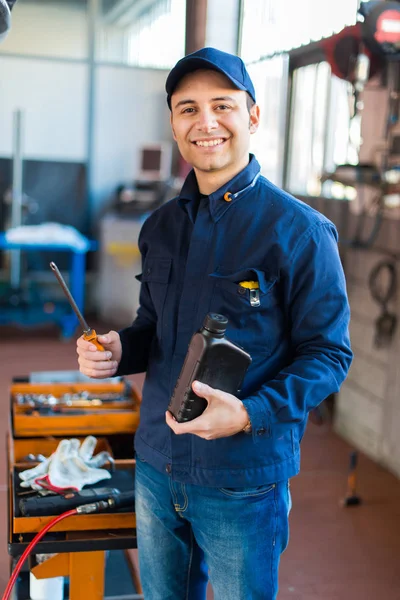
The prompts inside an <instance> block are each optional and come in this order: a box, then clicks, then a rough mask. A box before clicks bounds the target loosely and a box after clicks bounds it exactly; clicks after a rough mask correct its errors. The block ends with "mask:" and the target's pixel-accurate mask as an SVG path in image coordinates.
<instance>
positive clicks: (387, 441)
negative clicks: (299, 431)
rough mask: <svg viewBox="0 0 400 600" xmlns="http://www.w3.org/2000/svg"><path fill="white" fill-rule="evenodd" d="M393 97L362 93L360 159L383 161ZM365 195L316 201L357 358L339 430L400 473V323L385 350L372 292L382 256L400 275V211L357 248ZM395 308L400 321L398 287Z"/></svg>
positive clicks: (375, 86)
mask: <svg viewBox="0 0 400 600" xmlns="http://www.w3.org/2000/svg"><path fill="white" fill-rule="evenodd" d="M387 98H388V92H387V90H386V89H384V88H382V87H381V85H380V81H378V80H374V81H371V82H370V84H369V85H368V87H367V90H366V91H365V93H364V97H363V100H364V110H363V115H362V138H363V144H362V146H361V152H360V162H364V163H366V162H375V163H376V164H380V162H379V160H380V153H381V151H382V148H383V147H384V128H385V119H386V114H387ZM358 192H359V195H358V199H357V200H356V201H354V202H348V203H347V202H342V201H334V200H329V201H328V200H323V199H319V200H318V199H316V200H313V201H310V203H311V204H312V205H314V206H315V208H317V209H318V210H320V211H321V212H323V213H325V214H327V216H328V217H330V218H331V219H332V220H333V221H334V222H335V223H336V225H337V226H338V229H339V234H340V238H341V254H342V257H343V262H344V266H345V271H346V277H347V284H348V294H349V300H350V306H351V325H350V331H351V341H352V347H353V351H354V361H353V365H352V367H351V369H350V372H349V375H348V378H347V380H346V381H345V382H344V384H343V386H342V389H341V392H340V394H338V397H337V402H336V407H335V422H334V428H335V430H336V432H337V433H339V434H340V435H341V436H343V437H344V438H345V439H346V440H347V441H348V442H350V444H352V445H353V446H354V447H355V448H358V449H360V450H362V451H363V452H365V453H366V454H367V455H368V456H370V457H371V458H372V459H374V460H375V461H377V462H378V463H380V464H382V465H383V466H385V467H386V468H387V469H389V470H390V471H392V472H393V473H395V474H396V475H398V476H399V477H400V436H399V434H398V432H399V431H400V361H399V357H400V323H399V325H398V328H397V331H396V333H395V335H394V338H393V340H392V342H391V344H389V345H387V346H384V347H382V348H378V347H377V346H376V344H375V334H376V327H375V321H376V319H377V318H378V317H379V315H380V314H381V308H380V306H379V305H378V304H377V303H376V302H375V301H374V300H373V298H372V296H371V292H370V289H369V275H370V272H371V269H372V268H373V267H374V266H375V265H377V264H378V263H379V262H380V261H382V260H390V261H392V262H393V263H394V264H395V266H396V270H397V274H398V277H399V276H400V268H399V267H400V265H399V257H400V220H399V210H398V209H392V210H387V211H386V215H385V219H384V221H383V223H382V225H381V228H380V230H379V234H378V236H377V238H376V239H375V241H374V243H373V245H372V246H371V247H370V248H368V249H360V248H358V249H357V248H353V247H351V246H349V244H348V242H349V240H352V239H353V238H354V234H355V231H356V228H357V225H358V222H359V215H360V211H361V209H362V204H363V200H365V199H368V198H370V197H371V195H372V194H374V193H375V192H374V191H373V190H371V189H370V188H367V187H366V186H362V187H359V188H358ZM373 224H374V217H373V216H371V217H368V218H367V219H366V221H365V223H364V228H363V230H364V234H365V238H366V237H368V234H369V232H371V230H372V227H373ZM388 309H389V310H390V311H392V312H394V313H395V314H396V315H397V316H398V318H399V321H400V293H399V290H398V291H397V296H396V298H394V299H393V300H392V302H391V303H390V305H389V306H388Z"/></svg>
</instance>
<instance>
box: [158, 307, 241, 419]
mask: <svg viewBox="0 0 400 600" xmlns="http://www.w3.org/2000/svg"><path fill="white" fill-rule="evenodd" d="M227 326H228V319H227V318H226V317H224V316H223V315H219V314H216V313H209V314H208V315H207V316H206V318H205V320H204V323H203V327H202V328H201V329H200V331H197V332H196V333H195V334H194V335H193V336H192V339H191V340H190V344H189V348H188V351H187V354H186V358H185V362H184V364H183V367H182V370H181V373H180V375H179V378H178V381H177V382H176V385H175V389H174V392H173V394H172V398H171V401H170V403H169V406H168V410H169V411H170V412H171V413H172V414H173V415H174V417H175V419H176V420H177V421H178V422H179V423H181V422H183V421H191V420H192V419H195V418H196V417H198V416H199V415H201V413H202V412H203V411H204V410H205V408H206V407H207V401H206V400H205V399H204V398H199V396H197V395H196V394H195V393H194V392H193V390H192V383H193V381H195V380H197V381H201V382H202V383H206V384H208V385H210V386H211V387H213V388H215V389H218V390H222V391H223V392H228V393H229V394H233V395H235V396H236V395H237V394H238V393H239V391H240V386H241V385H242V381H243V378H244V376H245V373H246V370H247V367H248V366H249V364H250V363H251V356H250V354H248V353H247V352H246V351H245V350H243V348H240V347H239V346H237V345H236V344H234V343H233V342H231V341H230V340H229V339H227V338H226V337H225V332H226V328H227Z"/></svg>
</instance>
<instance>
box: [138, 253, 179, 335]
mask: <svg viewBox="0 0 400 600" xmlns="http://www.w3.org/2000/svg"><path fill="white" fill-rule="evenodd" d="M171 264H172V259H171V258H157V257H153V256H147V257H146V258H145V260H144V264H143V273H141V274H140V275H137V276H136V279H138V280H139V281H141V282H142V285H143V284H144V285H147V286H148V290H149V294H150V298H151V301H152V303H153V306H154V310H155V312H156V315H157V335H158V338H159V339H161V332H162V329H163V327H162V325H163V318H164V308H165V300H166V297H167V292H168V284H169V281H170V276H171Z"/></svg>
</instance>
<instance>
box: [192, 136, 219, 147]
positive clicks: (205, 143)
mask: <svg viewBox="0 0 400 600" xmlns="http://www.w3.org/2000/svg"><path fill="white" fill-rule="evenodd" d="M223 141H224V140H223V139H222V138H220V139H219V140H209V141H206V140H204V141H202V140H199V141H197V142H196V146H205V147H206V148H207V147H208V146H219V144H222V142H223Z"/></svg>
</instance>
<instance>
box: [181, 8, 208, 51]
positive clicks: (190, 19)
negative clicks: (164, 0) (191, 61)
mask: <svg viewBox="0 0 400 600" xmlns="http://www.w3.org/2000/svg"><path fill="white" fill-rule="evenodd" d="M206 28H207V0H186V36H185V54H190V53H191V52H196V50H199V49H200V48H203V47H204V45H205V43H206Z"/></svg>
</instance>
